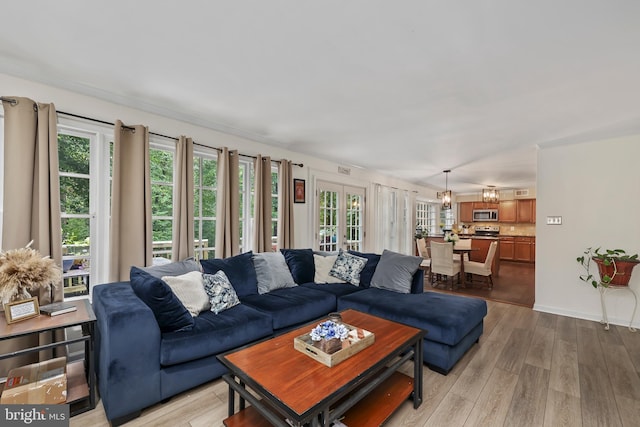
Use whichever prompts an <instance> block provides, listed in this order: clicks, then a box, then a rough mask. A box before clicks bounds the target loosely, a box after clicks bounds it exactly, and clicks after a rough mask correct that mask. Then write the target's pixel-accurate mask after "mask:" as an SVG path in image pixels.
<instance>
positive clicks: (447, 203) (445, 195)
mask: <svg viewBox="0 0 640 427" xmlns="http://www.w3.org/2000/svg"><path fill="white" fill-rule="evenodd" d="M443 172H444V177H445V178H444V179H445V181H444V191H443V192H442V193H440V196H441V197H440V199H441V200H442V209H451V190H449V172H451V169H447V170H445V171H443Z"/></svg>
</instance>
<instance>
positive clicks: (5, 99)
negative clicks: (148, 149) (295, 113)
mask: <svg viewBox="0 0 640 427" xmlns="http://www.w3.org/2000/svg"><path fill="white" fill-rule="evenodd" d="M0 101H6V102H8V103H10V104H11V105H16V104H18V101H17V100H16V99H13V98H5V97H4V96H0ZM57 113H58V114H64V115H65V116H70V117H75V118H77V119H83V120H89V121H92V122H96V123H101V124H103V125H110V126H115V123H112V122H108V121H106V120H100V119H94V118H93V117H87V116H81V115H79V114H73V113H67V112H66V111H57ZM122 127H123V128H125V129H128V130H134V129H135V128H133V127H131V126H125V125H122ZM149 134H150V135H154V136H159V137H161V138H167V139H172V140H174V141H178V139H179V138H176V137H175V136H168V135H163V134H161V133H156V132H149ZM193 145H197V146H199V147H204V148H212V149H214V150H217V151H222V149H221V148H218V147H210V146H208V145H204V144H199V143H197V142H195V141H194V142H193ZM238 155H239V156H243V157H249V158H251V159H256V158H257V157H256V156H252V155H249V154H242V153H238ZM272 162H275V163H280V160H272ZM292 165H294V166H300V167H303V166H304V164H303V163H292Z"/></svg>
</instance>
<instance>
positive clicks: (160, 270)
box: [140, 258, 202, 279]
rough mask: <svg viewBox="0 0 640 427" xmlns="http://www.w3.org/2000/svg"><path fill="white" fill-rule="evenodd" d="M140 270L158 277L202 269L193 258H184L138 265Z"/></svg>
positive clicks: (179, 274)
mask: <svg viewBox="0 0 640 427" xmlns="http://www.w3.org/2000/svg"><path fill="white" fill-rule="evenodd" d="M140 270H142V271H145V272H147V273H149V274H150V275H152V276H154V277H157V278H158V279H160V278H162V277H164V276H181V275H183V274H186V273H189V272H191V271H202V270H201V269H200V265H198V262H197V261H196V260H195V259H193V258H186V259H184V260H182V261H178V262H170V263H167V264H160V265H152V266H150V267H140Z"/></svg>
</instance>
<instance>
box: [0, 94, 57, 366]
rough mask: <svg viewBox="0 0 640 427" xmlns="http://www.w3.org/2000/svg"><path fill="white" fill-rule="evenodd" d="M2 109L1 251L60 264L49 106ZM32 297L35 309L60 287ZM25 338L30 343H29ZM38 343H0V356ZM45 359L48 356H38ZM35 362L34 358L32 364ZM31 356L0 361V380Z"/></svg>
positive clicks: (24, 103) (53, 122) (21, 102)
mask: <svg viewBox="0 0 640 427" xmlns="http://www.w3.org/2000/svg"><path fill="white" fill-rule="evenodd" d="M9 99H15V101H16V103H15V104H12V103H11V102H7V101H3V103H2V104H3V107H4V177H5V179H4V200H3V208H4V212H3V218H2V248H3V249H5V250H9V249H16V248H21V247H24V246H26V245H27V244H28V243H29V242H30V241H31V240H33V245H32V248H34V249H37V250H38V251H39V252H40V253H41V254H42V255H43V256H45V255H48V256H50V257H51V258H52V259H54V260H55V261H56V263H57V264H58V265H62V236H61V234H62V232H61V229H62V226H61V222H60V185H59V176H58V170H59V167H58V135H57V134H58V131H57V119H56V109H55V106H54V105H53V104H37V103H36V102H34V101H32V100H31V99H28V98H20V97H15V98H14V97H9ZM34 296H36V295H34ZM37 296H38V300H39V303H40V304H41V305H44V304H49V303H50V302H52V300H53V301H61V300H62V298H63V289H62V283H56V284H55V287H54V288H53V289H51V290H49V289H45V290H42V291H41V292H40V294H39V295H37ZM30 338H31V339H30ZM51 339H52V336H51V334H41V335H40V340H39V343H41V344H46V343H49V342H51ZM37 344H38V340H37V339H35V342H34V340H33V338H32V337H24V338H20V339H16V340H9V341H4V342H2V343H0V346H1V350H0V352H2V353H8V352H12V351H16V350H19V349H22V348H26V347H30V346H34V345H37ZM42 353H43V354H42V357H44V358H47V357H51V356H49V353H50V352H42ZM34 358H35V359H34ZM36 360H37V355H31V356H21V357H15V358H11V359H8V360H4V361H1V362H0V376H5V375H6V372H7V370H8V369H10V368H12V367H14V366H20V365H24V364H28V363H32V362H34V361H36Z"/></svg>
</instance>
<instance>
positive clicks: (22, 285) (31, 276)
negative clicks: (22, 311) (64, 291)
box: [0, 240, 62, 306]
mask: <svg viewBox="0 0 640 427" xmlns="http://www.w3.org/2000/svg"><path fill="white" fill-rule="evenodd" d="M32 243H33V240H32V241H31V242H29V244H28V245H27V246H26V247H24V248H20V249H11V250H8V251H6V252H5V251H0V300H2V304H3V306H4V304H6V303H8V302H12V301H19V300H23V299H25V298H31V294H30V293H29V292H36V291H38V290H39V289H41V288H46V287H48V286H49V285H52V286H54V287H55V286H56V285H57V284H58V283H59V282H60V280H61V279H62V269H61V268H60V267H59V266H58V265H57V264H56V263H55V261H54V260H52V259H51V258H49V257H48V256H46V257H43V256H42V255H41V254H40V252H38V251H37V250H35V249H31V244H32Z"/></svg>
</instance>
